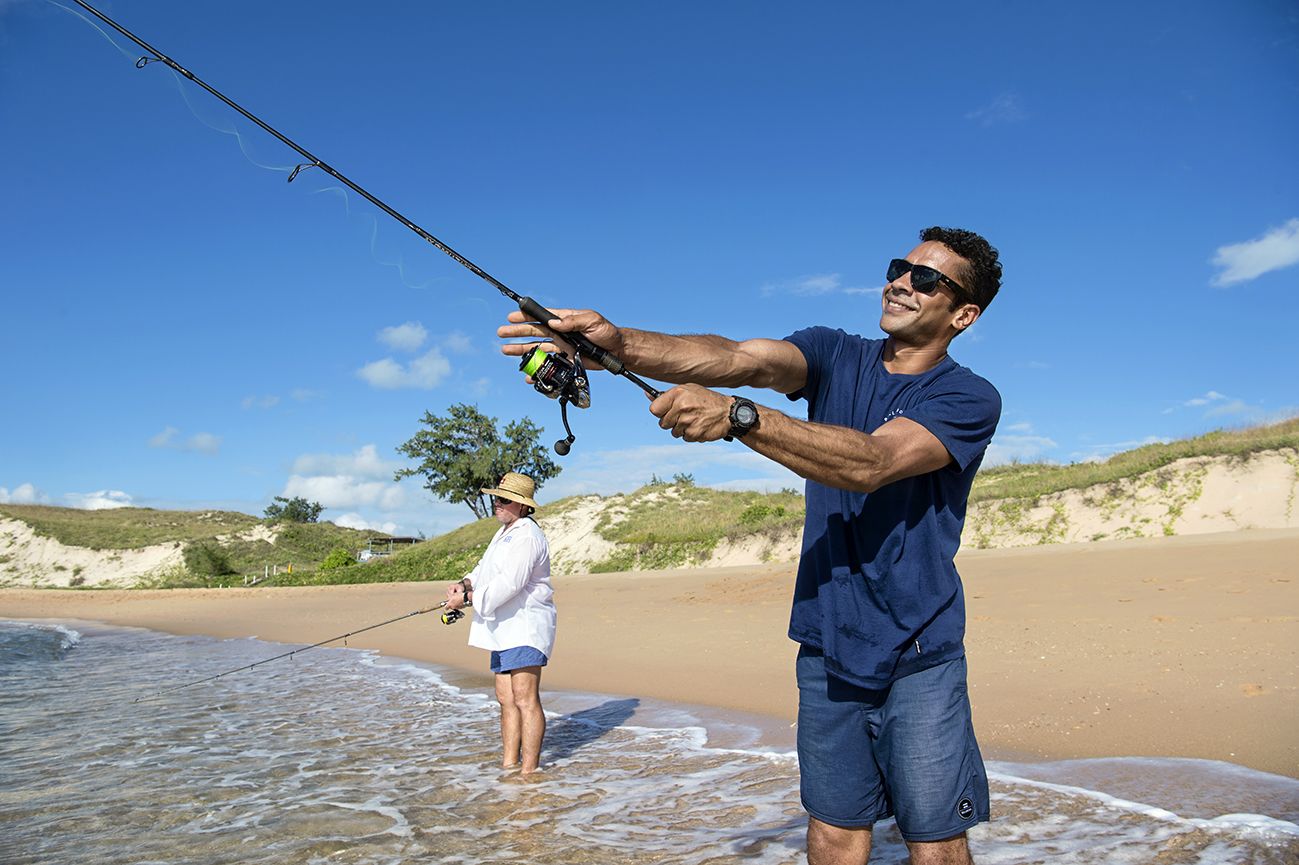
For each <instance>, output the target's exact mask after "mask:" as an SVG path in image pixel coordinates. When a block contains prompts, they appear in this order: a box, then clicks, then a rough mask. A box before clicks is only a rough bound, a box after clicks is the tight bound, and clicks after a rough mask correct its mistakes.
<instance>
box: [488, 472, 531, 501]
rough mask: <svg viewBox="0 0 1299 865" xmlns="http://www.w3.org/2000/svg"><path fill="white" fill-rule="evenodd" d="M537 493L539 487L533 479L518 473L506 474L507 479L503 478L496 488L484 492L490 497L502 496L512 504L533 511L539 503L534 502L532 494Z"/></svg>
mask: <svg viewBox="0 0 1299 865" xmlns="http://www.w3.org/2000/svg"><path fill="white" fill-rule="evenodd" d="M536 491H537V485H536V484H534V483H533V482H532V478H530V477H528V476H527V475H521V474H519V473H518V472H506V473H505V477H503V478H501V482H500V483H499V484H497V485H496V487H494V488H492V489H484V490H483V492H485V493H487V495H489V496H500V497H501V498H503V499H509V500H510V501H512V502H520V503H522V504H525V505H527V506H528V507H530V508H532V509H533V510H536V508H537V503H536V502H534V501H533V500H532V494H533V493H535V492H536Z"/></svg>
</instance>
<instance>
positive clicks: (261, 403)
mask: <svg viewBox="0 0 1299 865" xmlns="http://www.w3.org/2000/svg"><path fill="white" fill-rule="evenodd" d="M279 404H280V398H279V397H278V396H276V395H275V394H266V395H265V396H246V397H244V398H243V401H242V402H241V403H240V405H242V406H243V408H244V409H245V410H247V409H250V408H261V409H268V408H275V406H277V405H279Z"/></svg>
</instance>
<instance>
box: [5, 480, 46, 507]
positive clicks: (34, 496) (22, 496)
mask: <svg viewBox="0 0 1299 865" xmlns="http://www.w3.org/2000/svg"><path fill="white" fill-rule="evenodd" d="M49 500H50V499H49V496H47V495H45V493H43V492H41V491H40V490H38V489H36V487H35V486H33V485H32V484H19V485H18V486H16V487H14V489H13V491H12V492H10V491H9V490H8V489H7V488H5V487H0V504H5V505H38V504H43V503H45V502H48V501H49Z"/></svg>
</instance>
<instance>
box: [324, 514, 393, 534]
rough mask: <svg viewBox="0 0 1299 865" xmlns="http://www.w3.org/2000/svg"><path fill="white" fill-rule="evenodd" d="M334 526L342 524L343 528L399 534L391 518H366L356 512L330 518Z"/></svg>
mask: <svg viewBox="0 0 1299 865" xmlns="http://www.w3.org/2000/svg"><path fill="white" fill-rule="evenodd" d="M330 522H332V523H333V524H334V525H336V526H342V527H343V528H345V529H360V530H361V531H366V532H383V533H384V534H385V535H396V534H399V532H398V531H397V529H398V526H397V524H396V523H395V522H393V521H392V520H386V521H380V520H367V519H366V518H365V517H363V516H361V515H360V514H356V513H348V514H343V515H342V516H341V517H338V518H337V519H334V520H330Z"/></svg>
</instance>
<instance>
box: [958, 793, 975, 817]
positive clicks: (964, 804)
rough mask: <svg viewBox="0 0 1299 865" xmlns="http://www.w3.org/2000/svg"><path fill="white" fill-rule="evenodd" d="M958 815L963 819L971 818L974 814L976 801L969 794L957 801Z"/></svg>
mask: <svg viewBox="0 0 1299 865" xmlns="http://www.w3.org/2000/svg"><path fill="white" fill-rule="evenodd" d="M956 816H957V817H960V818H961V819H962V820H969V819H970V818H971V817H973V816H974V803H973V802H971V801H970V799H969V797H968V796H967V797H966V798H964V799H962V800H961V801H960V802H957V803H956Z"/></svg>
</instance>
